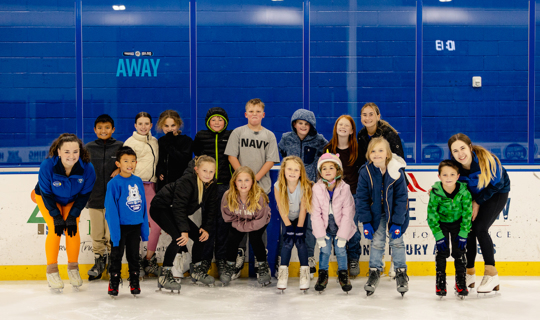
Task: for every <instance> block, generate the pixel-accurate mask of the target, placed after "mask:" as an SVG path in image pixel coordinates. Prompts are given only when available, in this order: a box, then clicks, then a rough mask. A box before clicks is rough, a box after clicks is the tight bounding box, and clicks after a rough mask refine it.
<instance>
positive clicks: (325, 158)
mask: <svg viewBox="0 0 540 320" xmlns="http://www.w3.org/2000/svg"><path fill="white" fill-rule="evenodd" d="M317 169H318V172H319V176H320V179H319V181H317V183H316V184H315V185H314V186H313V197H312V205H311V208H312V211H311V223H312V225H313V235H314V236H315V238H316V239H317V244H318V245H319V247H320V249H321V253H320V256H319V278H318V279H317V284H315V290H317V291H319V292H321V291H323V290H324V289H326V285H327V284H328V262H329V260H330V255H331V254H332V244H333V245H334V251H335V253H336V258H337V262H338V281H339V284H340V285H341V289H342V290H343V291H345V292H347V293H348V292H349V291H351V289H352V286H351V282H350V281H349V275H348V274H347V251H346V249H345V245H346V244H347V241H348V240H349V239H350V238H351V237H352V236H353V235H354V232H355V231H356V226H355V225H354V199H353V197H352V194H351V189H350V187H349V185H348V184H347V183H345V181H343V165H342V163H341V160H340V159H339V154H332V153H325V154H323V155H322V156H321V157H320V158H319V162H317Z"/></svg>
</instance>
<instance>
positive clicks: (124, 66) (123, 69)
mask: <svg viewBox="0 0 540 320" xmlns="http://www.w3.org/2000/svg"><path fill="white" fill-rule="evenodd" d="M159 61H160V59H156V60H154V59H118V66H117V68H116V76H117V77H120V76H122V77H132V76H135V77H144V76H145V75H146V76H148V77H152V76H154V77H157V70H158V67H159ZM141 64H142V70H141ZM150 66H151V67H150Z"/></svg>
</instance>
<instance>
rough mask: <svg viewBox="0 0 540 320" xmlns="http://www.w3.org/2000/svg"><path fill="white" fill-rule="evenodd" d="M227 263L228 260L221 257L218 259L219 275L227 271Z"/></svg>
mask: <svg viewBox="0 0 540 320" xmlns="http://www.w3.org/2000/svg"><path fill="white" fill-rule="evenodd" d="M226 264H227V261H226V260H223V259H219V260H216V265H217V270H218V277H219V276H221V274H222V273H223V272H224V271H225V265H226Z"/></svg>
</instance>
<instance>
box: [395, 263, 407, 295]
mask: <svg viewBox="0 0 540 320" xmlns="http://www.w3.org/2000/svg"><path fill="white" fill-rule="evenodd" d="M396 286H397V291H398V292H399V293H401V296H402V297H403V296H404V295H405V292H407V291H409V277H408V276H407V269H405V268H398V269H396Z"/></svg>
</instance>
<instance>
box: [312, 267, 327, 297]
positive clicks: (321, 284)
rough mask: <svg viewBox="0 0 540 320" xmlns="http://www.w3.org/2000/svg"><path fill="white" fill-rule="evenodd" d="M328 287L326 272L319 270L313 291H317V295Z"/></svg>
mask: <svg viewBox="0 0 540 320" xmlns="http://www.w3.org/2000/svg"><path fill="white" fill-rule="evenodd" d="M327 285H328V270H322V269H319V278H318V279H317V283H316V284H315V291H319V294H320V293H322V292H323V291H324V289H326V286H327Z"/></svg>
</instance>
